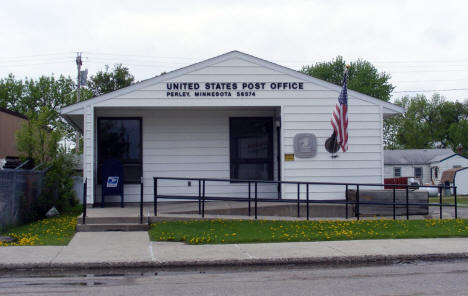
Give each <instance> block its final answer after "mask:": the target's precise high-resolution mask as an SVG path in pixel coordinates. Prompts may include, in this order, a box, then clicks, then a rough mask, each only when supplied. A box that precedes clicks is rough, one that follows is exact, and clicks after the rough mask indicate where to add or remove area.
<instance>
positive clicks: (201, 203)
mask: <svg viewBox="0 0 468 296" xmlns="http://www.w3.org/2000/svg"><path fill="white" fill-rule="evenodd" d="M159 180H178V181H197V182H198V196H194V195H161V194H158V181H159ZM153 181H154V215H155V216H157V203H158V199H175V200H197V201H198V213H199V214H200V215H201V216H202V218H203V217H205V202H206V201H208V200H213V201H214V200H217V201H237V202H248V215H249V216H250V215H251V200H252V197H251V193H252V192H251V185H252V183H253V184H254V213H255V219H257V216H258V212H257V209H258V200H259V198H258V184H294V185H297V199H276V198H262V199H260V200H261V202H285V203H296V204H297V216H298V217H300V205H301V204H304V203H305V204H306V205H307V212H306V217H307V219H309V217H310V212H309V204H316V203H322V204H344V205H346V207H345V208H346V210H345V213H346V219H348V218H349V215H348V206H349V205H351V206H354V207H355V214H356V218H357V219H358V220H359V219H360V216H361V215H360V211H359V207H360V205H388V206H393V219H396V207H397V206H403V207H405V208H406V219H407V220H409V216H410V214H409V213H410V210H409V207H410V206H428V207H429V206H439V209H440V219H442V208H443V207H454V208H455V218H458V205H457V196H456V194H457V191H456V186H445V185H421V186H415V185H408V184H377V183H340V182H301V181H272V180H239V179H221V178H182V177H153ZM206 182H229V183H236V184H242V183H245V184H247V185H248V196H247V197H225V196H207V195H206ZM311 185H329V186H345V187H346V193H345V199H344V200H310V199H309V187H310V186H311ZM301 186H305V188H306V199H305V200H304V199H301ZM350 186H354V187H355V188H356V200H355V201H352V200H349V195H348V192H349V191H350V189H349V188H350ZM362 186H367V187H384V188H385V187H392V189H390V190H392V191H393V202H370V201H361V200H360V196H359V195H360V188H361V187H362ZM397 187H403V188H405V189H404V190H405V193H406V194H405V197H406V199H405V202H400V203H397V202H396V190H398V189H396V188H397ZM416 187H417V188H438V189H439V197H440V202H439V203H429V202H427V203H415V202H410V201H409V190H410V189H414V188H416ZM444 188H453V189H454V190H453V192H454V204H448V203H442V189H444ZM385 190H389V189H385Z"/></svg>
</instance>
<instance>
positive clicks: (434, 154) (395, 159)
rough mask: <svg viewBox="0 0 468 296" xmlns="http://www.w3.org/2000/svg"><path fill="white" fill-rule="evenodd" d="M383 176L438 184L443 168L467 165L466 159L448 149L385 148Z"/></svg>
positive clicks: (467, 160)
mask: <svg viewBox="0 0 468 296" xmlns="http://www.w3.org/2000/svg"><path fill="white" fill-rule="evenodd" d="M384 154H385V158H384V165H385V178H396V177H413V178H416V179H417V180H418V181H419V182H421V183H422V184H427V183H432V184H439V183H440V180H441V179H440V178H441V176H442V173H443V172H444V171H445V170H448V169H451V168H458V167H467V166H468V159H467V158H466V157H464V156H462V155H459V154H456V153H455V152H453V151H452V150H450V149H406V150H385V152H384Z"/></svg>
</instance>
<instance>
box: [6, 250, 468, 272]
mask: <svg viewBox="0 0 468 296" xmlns="http://www.w3.org/2000/svg"><path fill="white" fill-rule="evenodd" d="M467 259H468V252H464V253H443V254H438V253H434V254H419V255H418V254H412V255H364V256H333V257H304V258H269V259H225V260H224V259H223V260H200V261H164V262H158V261H140V262H125V261H120V262H72V263H53V262H51V263H24V264H23V263H21V264H18V263H13V264H8V263H3V264H2V263H0V271H22V270H38V271H47V270H93V269H94V270H97V269H100V270H103V269H114V268H115V269H118V268H120V269H136V268H163V269H171V268H174V269H177V268H190V267H192V268H200V267H207V268H208V267H211V268H216V267H219V268H223V267H255V266H282V265H284V266H287V265H300V266H308V267H320V266H334V267H340V266H343V267H345V266H350V265H387V264H396V263H402V262H404V263H411V262H431V261H444V260H467Z"/></svg>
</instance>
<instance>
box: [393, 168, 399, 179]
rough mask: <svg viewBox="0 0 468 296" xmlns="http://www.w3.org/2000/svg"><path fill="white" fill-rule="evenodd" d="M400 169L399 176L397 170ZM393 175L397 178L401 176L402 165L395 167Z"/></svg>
mask: <svg viewBox="0 0 468 296" xmlns="http://www.w3.org/2000/svg"><path fill="white" fill-rule="evenodd" d="M397 170H398V171H399V174H398V176H397V174H396V171H397ZM393 177H395V178H400V177H401V167H393Z"/></svg>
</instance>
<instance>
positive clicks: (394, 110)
mask: <svg viewBox="0 0 468 296" xmlns="http://www.w3.org/2000/svg"><path fill="white" fill-rule="evenodd" d="M234 58H237V59H242V60H245V61H248V62H251V63H254V64H257V65H259V66H263V67H266V68H269V69H272V70H275V71H278V72H280V73H283V74H286V75H290V76H292V77H296V78H298V79H301V80H303V81H308V82H312V83H315V84H317V85H320V86H323V87H325V88H328V89H330V90H335V91H337V92H338V93H339V92H340V91H341V86H338V85H335V84H332V83H329V82H326V81H324V80H321V79H318V78H314V77H311V76H309V75H307V74H304V73H302V72H299V71H295V70H292V69H289V68H287V67H284V66H280V65H278V64H275V63H272V62H269V61H266V60H263V59H260V58H257V57H254V56H252V55H248V54H245V53H242V52H240V51H236V50H234V51H231V52H228V53H225V54H222V55H219V56H217V57H214V58H211V59H208V60H205V61H202V62H199V63H195V64H192V65H190V66H186V67H183V68H180V69H177V70H174V71H171V72H168V73H166V74H164V75H160V76H156V77H153V78H150V79H147V80H143V81H141V82H138V83H136V84H133V85H131V86H128V87H125V88H122V89H119V90H116V91H113V92H110V93H107V94H104V95H102V96H98V97H94V98H92V99H89V100H86V101H83V102H79V103H76V104H73V105H70V106H67V107H64V108H62V109H61V114H64V115H66V114H70V113H71V112H74V111H77V110H79V109H83V108H84V106H87V105H90V104H96V103H100V102H103V101H106V100H109V99H112V98H115V97H117V96H121V95H124V94H128V93H130V92H132V91H135V90H139V89H142V88H145V87H147V86H150V85H153V84H156V83H160V82H164V81H166V80H169V79H173V78H176V77H179V76H182V75H186V74H188V73H190V72H193V71H196V70H199V69H202V68H205V67H208V66H211V65H214V64H217V63H220V62H223V61H226V60H229V59H234ZM348 96H351V97H354V98H358V99H361V100H363V101H367V102H370V103H373V104H375V105H380V106H382V107H383V108H384V113H385V114H398V113H403V112H405V109H404V108H402V107H400V106H397V105H394V104H392V103H388V102H385V101H382V100H379V99H376V98H373V97H371V96H368V95H365V94H362V93H359V92H356V91H353V90H348ZM75 114H76V113H75Z"/></svg>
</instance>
